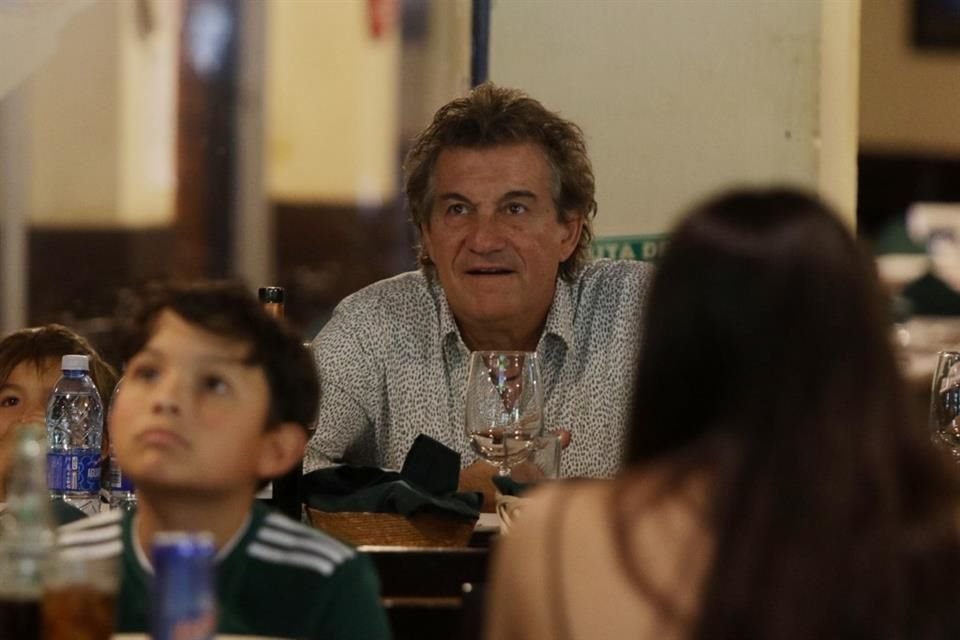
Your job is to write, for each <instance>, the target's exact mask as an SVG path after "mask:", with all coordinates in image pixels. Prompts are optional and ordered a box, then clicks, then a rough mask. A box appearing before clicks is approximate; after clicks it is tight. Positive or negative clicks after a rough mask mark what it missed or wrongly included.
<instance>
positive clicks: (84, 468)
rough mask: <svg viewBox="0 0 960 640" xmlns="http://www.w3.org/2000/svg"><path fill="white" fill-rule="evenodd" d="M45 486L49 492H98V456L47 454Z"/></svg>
mask: <svg viewBox="0 0 960 640" xmlns="http://www.w3.org/2000/svg"><path fill="white" fill-rule="evenodd" d="M47 486H48V487H49V488H50V490H51V491H77V492H80V493H98V492H99V491H100V454H99V453H97V452H95V451H94V452H82V453H48V454H47Z"/></svg>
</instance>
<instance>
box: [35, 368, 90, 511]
mask: <svg viewBox="0 0 960 640" xmlns="http://www.w3.org/2000/svg"><path fill="white" fill-rule="evenodd" d="M61 368H62V370H63V377H61V378H60V381H59V382H57V385H56V386H55V387H54V388H53V393H51V394H50V401H49V403H48V404H47V447H48V448H47V486H48V487H49V488H50V495H51V497H53V498H63V500H64V501H66V502H67V503H68V504H71V505H73V506H74V507H76V508H78V509H80V510H81V511H83V512H84V513H87V514H91V515H92V514H95V513H97V512H98V511H99V510H100V447H101V443H102V442H103V401H102V400H101V399H100V393H99V392H98V391H97V387H96V386H95V385H94V384H93V379H92V378H91V377H90V359H89V358H88V357H87V356H84V355H68V356H63V360H62V365H61Z"/></svg>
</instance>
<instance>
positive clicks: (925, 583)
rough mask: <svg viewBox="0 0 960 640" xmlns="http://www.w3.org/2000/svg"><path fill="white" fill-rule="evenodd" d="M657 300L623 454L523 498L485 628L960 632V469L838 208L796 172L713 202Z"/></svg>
mask: <svg viewBox="0 0 960 640" xmlns="http://www.w3.org/2000/svg"><path fill="white" fill-rule="evenodd" d="M646 313H647V315H646V318H645V325H644V333H643V344H642V348H641V354H642V357H641V360H640V362H639V365H638V371H637V378H636V394H635V406H634V412H633V422H632V427H631V432H630V436H629V442H628V445H627V453H626V459H625V461H624V462H625V464H624V471H623V473H622V474H621V475H620V476H619V477H618V478H617V479H616V480H614V481H612V482H602V481H594V482H583V483H578V484H573V485H570V484H558V485H555V486H554V487H551V488H544V489H543V490H542V491H541V492H540V493H539V494H536V497H535V498H532V499H531V500H532V504H531V505H530V506H529V507H528V508H527V509H526V510H525V511H524V512H523V514H522V516H521V519H520V524H519V526H517V527H516V528H515V529H512V530H511V532H510V534H509V536H506V537H505V539H504V541H503V543H502V544H501V546H500V548H499V549H498V553H497V557H496V564H495V567H494V571H493V574H494V575H493V583H492V585H491V592H490V594H489V598H490V609H489V614H488V619H487V620H488V627H487V632H488V637H489V638H560V639H563V638H574V639H578V638H591V639H596V638H628V637H629V638H658V639H659V638H695V639H706V638H710V639H711V640H713V639H722V640H733V639H737V640H744V639H746V640H750V639H754V638H756V639H761V638H763V639H776V640H811V639H814V638H871V639H874V638H884V639H885V638H890V639H910V640H917V639H934V638H953V637H958V634H960V606H958V605H960V533H958V531H960V529H958V526H960V518H958V506H960V484H958V481H957V477H956V473H955V470H954V469H953V468H952V467H950V466H948V464H947V461H946V460H945V458H943V457H941V456H940V455H939V454H938V452H936V451H934V450H933V449H932V445H930V443H929V440H928V438H927V437H926V434H924V433H922V432H920V431H918V430H915V429H914V428H912V424H913V423H912V422H911V421H910V420H909V418H908V415H907V409H906V406H905V400H904V391H903V388H902V383H901V380H900V376H899V373H898V370H897V366H896V362H895V359H894V354H893V351H892V347H891V344H890V341H889V333H890V332H889V320H888V317H887V306H886V303H885V301H884V299H883V298H882V295H881V293H880V290H879V286H878V283H877V279H876V276H875V273H874V268H873V266H872V262H871V261H870V260H869V259H868V258H867V256H866V255H865V254H864V253H863V252H862V251H861V250H860V249H859V247H858V246H857V245H856V243H855V241H854V239H853V238H852V236H851V234H850V233H849V231H848V229H847V228H846V227H845V226H844V225H843V224H842V223H841V222H840V221H839V220H838V219H837V218H836V216H835V215H834V214H833V213H832V212H831V211H830V210H829V209H828V208H827V207H826V206H825V205H824V204H823V203H822V202H820V201H819V200H817V199H816V198H813V197H811V196H808V195H805V194H802V193H799V192H796V191H792V190H768V191H738V192H733V193H729V194H726V195H723V196H721V197H719V198H716V199H713V200H711V201H709V202H707V203H705V204H703V205H702V206H700V207H698V208H696V209H695V210H694V211H693V212H692V213H691V214H690V215H689V216H688V217H686V218H685V219H684V220H683V222H682V223H681V224H680V225H679V226H678V227H677V228H676V230H675V232H674V233H673V235H672V236H671V242H670V246H669V249H668V252H667V254H666V256H665V257H664V259H663V260H662V262H661V264H660V266H659V268H658V271H657V273H656V276H655V282H654V285H653V289H652V291H651V294H650V299H649V301H648V306H647V312H646Z"/></svg>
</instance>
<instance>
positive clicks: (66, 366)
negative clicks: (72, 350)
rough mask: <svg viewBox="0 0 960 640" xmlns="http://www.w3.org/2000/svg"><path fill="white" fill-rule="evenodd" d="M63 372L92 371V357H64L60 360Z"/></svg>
mask: <svg viewBox="0 0 960 640" xmlns="http://www.w3.org/2000/svg"><path fill="white" fill-rule="evenodd" d="M60 368H61V369H62V370H63V371H90V357H89V356H81V355H69V356H63V359H61V360H60Z"/></svg>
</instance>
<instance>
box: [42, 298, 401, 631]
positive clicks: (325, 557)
mask: <svg viewBox="0 0 960 640" xmlns="http://www.w3.org/2000/svg"><path fill="white" fill-rule="evenodd" d="M128 318H129V322H130V329H129V331H127V334H128V335H127V339H126V340H125V343H126V344H124V345H123V351H124V357H125V361H126V362H127V365H126V369H125V373H124V378H123V382H122V384H121V385H120V390H119V391H118V393H117V397H116V399H115V401H114V405H113V408H112V411H111V415H110V430H111V436H112V437H113V443H114V447H115V452H116V456H117V459H118V462H119V464H120V466H121V467H122V468H123V470H124V472H125V473H126V474H127V475H129V476H130V478H131V479H132V480H133V481H134V483H135V485H136V487H137V500H138V505H137V509H136V512H135V513H133V514H130V513H121V512H112V513H109V514H102V515H100V516H97V517H94V518H91V519H88V520H85V521H82V522H76V523H72V524H70V525H66V526H64V527H62V528H61V529H60V532H59V536H58V543H59V545H60V546H61V547H70V548H72V549H74V550H75V551H78V552H80V553H83V554H87V555H89V556H90V557H105V556H110V555H116V554H121V555H122V558H121V562H122V569H121V585H120V591H119V594H118V600H117V609H118V610H117V628H116V631H117V632H139V633H143V632H146V631H148V629H149V625H150V620H149V618H150V606H151V599H150V583H151V581H152V574H153V569H152V566H151V561H150V549H151V542H152V539H153V536H154V534H156V533H157V532H159V531H209V532H210V533H212V534H213V538H214V541H215V545H216V547H217V596H218V607H219V609H218V618H219V623H218V629H217V631H218V632H219V633H224V634H250V635H261V636H270V637H275V638H316V639H320V638H323V639H325V640H326V639H335V638H371V639H377V638H387V637H389V632H388V630H387V623H386V617H385V615H384V612H383V609H382V608H381V605H380V603H379V596H378V590H379V589H378V584H377V579H376V576H375V574H374V572H373V569H372V566H371V564H370V563H369V561H368V560H367V559H366V558H365V557H364V556H360V555H358V554H357V553H356V552H355V551H354V550H353V549H351V548H349V547H347V546H346V545H344V544H342V543H340V542H338V541H336V540H334V539H333V538H330V537H329V536H326V535H324V534H323V533H320V532H318V531H314V530H312V529H309V528H307V527H304V526H302V525H300V524H299V523H296V522H293V521H292V520H289V519H287V518H286V517H284V516H282V515H280V514H279V513H273V512H271V511H270V510H269V509H267V508H266V507H265V506H263V505H262V504H259V503H256V502H255V500H254V495H255V493H256V491H257V489H258V488H259V487H260V486H263V484H264V483H265V482H266V481H268V480H269V479H271V478H275V477H279V476H281V475H283V474H284V473H286V472H287V471H289V470H290V469H291V468H292V467H293V466H294V465H295V464H296V463H297V462H298V461H299V460H300V459H301V457H302V456H303V452H304V447H305V445H306V442H307V439H308V437H309V433H308V429H307V427H306V425H311V424H313V420H314V417H315V412H316V406H317V397H318V383H317V378H316V373H315V369H314V365H313V362H312V361H311V358H310V355H309V353H308V352H307V351H306V350H305V349H304V347H303V345H302V344H301V341H300V339H299V338H298V337H297V336H295V335H294V334H293V333H291V332H289V331H288V330H286V329H285V328H284V327H282V326H281V325H280V324H279V323H277V322H276V321H275V320H274V319H273V318H271V317H270V316H268V315H267V314H266V313H265V312H264V311H263V310H262V309H261V308H260V305H259V304H258V303H257V302H256V301H255V300H254V299H253V297H252V296H250V295H248V294H247V293H246V292H245V291H244V290H243V289H242V288H240V287H238V286H236V285H229V284H212V283H211V284H202V285H194V286H179V287H178V286H166V287H157V288H153V289H152V290H150V291H149V292H148V293H147V295H146V296H145V297H144V299H143V300H142V301H141V302H140V304H139V306H138V308H136V309H135V310H134V311H133V312H132V313H131V314H129V315H128ZM118 525H119V526H118Z"/></svg>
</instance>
